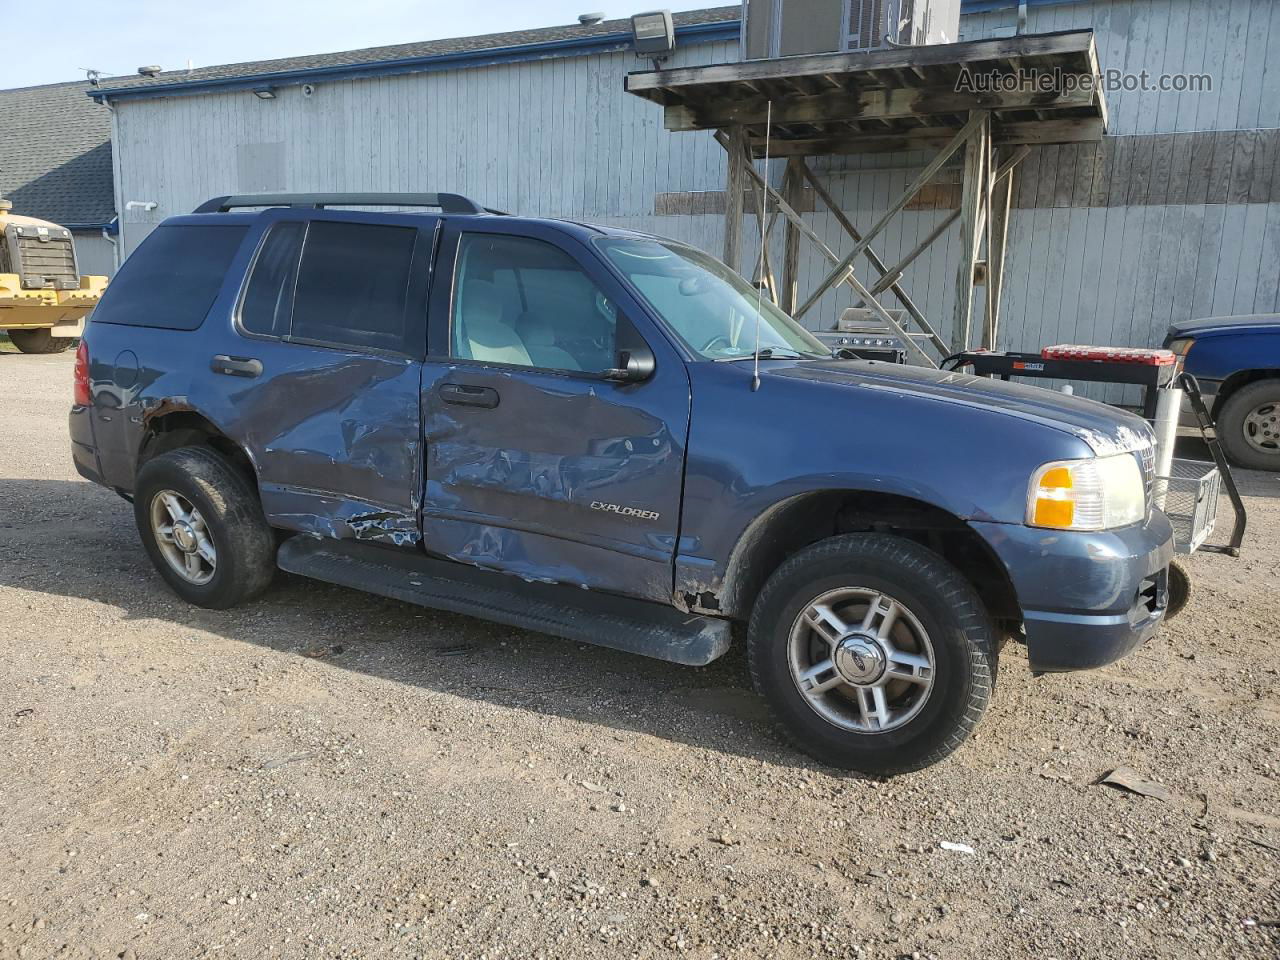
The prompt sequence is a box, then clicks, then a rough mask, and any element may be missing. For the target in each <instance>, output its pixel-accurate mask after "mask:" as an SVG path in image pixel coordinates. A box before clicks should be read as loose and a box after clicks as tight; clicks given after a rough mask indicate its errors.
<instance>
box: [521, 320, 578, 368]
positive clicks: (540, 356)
mask: <svg viewBox="0 0 1280 960" xmlns="http://www.w3.org/2000/svg"><path fill="white" fill-rule="evenodd" d="M517 328H518V329H519V330H520V332H521V334H522V339H523V341H524V346H525V349H526V350H528V351H529V356H530V357H531V358H532V359H533V365H534V366H535V367H542V368H544V369H546V370H581V369H582V364H580V363H579V362H578V361H577V359H575V358H574V356H573V354H571V353H570V352H569V351H568V350H566V349H564V347H561V346H559V345H557V344H556V337H555V333H554V332H553V331H552V329H551V327H549V326H547V325H545V324H541V323H538V322H537V320H536V319H535V318H534V316H533V314H531V313H527V312H526V313H523V314H521V315H520V319H519V320H518V321H517Z"/></svg>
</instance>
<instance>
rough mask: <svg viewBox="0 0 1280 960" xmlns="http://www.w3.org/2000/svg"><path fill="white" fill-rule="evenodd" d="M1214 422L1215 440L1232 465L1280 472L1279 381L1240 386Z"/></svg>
mask: <svg viewBox="0 0 1280 960" xmlns="http://www.w3.org/2000/svg"><path fill="white" fill-rule="evenodd" d="M1217 422H1218V439H1219V440H1220V441H1221V442H1222V448H1223V449H1224V450H1225V451H1226V453H1227V456H1228V457H1229V458H1230V459H1231V461H1232V462H1233V463H1237V464H1239V465H1240V466H1242V467H1247V468H1249V469H1251V470H1280V379H1272V380H1258V381H1256V382H1254V383H1250V384H1248V385H1246V386H1243V387H1241V388H1240V389H1239V390H1237V391H1236V392H1235V393H1233V394H1231V396H1229V397H1228V398H1227V401H1226V403H1224V404H1223V405H1222V409H1221V410H1220V411H1219V412H1218V418H1217Z"/></svg>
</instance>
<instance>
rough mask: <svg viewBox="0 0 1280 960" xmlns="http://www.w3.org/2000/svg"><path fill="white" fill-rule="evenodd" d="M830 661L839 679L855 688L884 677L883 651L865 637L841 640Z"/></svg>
mask: <svg viewBox="0 0 1280 960" xmlns="http://www.w3.org/2000/svg"><path fill="white" fill-rule="evenodd" d="M832 659H833V661H834V663H835V667H836V672H837V673H839V674H840V677H841V679H843V680H844V681H845V682H846V683H851V684H854V685H855V686H864V687H865V686H868V685H870V684H873V683H875V682H876V681H877V680H879V679H880V678H881V677H882V676H884V669H885V659H884V651H883V650H881V649H880V645H879V644H877V643H876V642H875V641H873V640H869V639H868V638H866V637H857V636H855V637H846V638H845V639H844V640H841V641H840V645H839V646H838V647H836V652H835V656H834V657H833V658H832Z"/></svg>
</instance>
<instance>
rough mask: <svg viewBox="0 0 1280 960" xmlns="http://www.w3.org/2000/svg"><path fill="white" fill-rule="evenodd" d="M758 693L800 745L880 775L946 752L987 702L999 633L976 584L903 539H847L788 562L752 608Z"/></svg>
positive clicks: (818, 755) (921, 764)
mask: <svg viewBox="0 0 1280 960" xmlns="http://www.w3.org/2000/svg"><path fill="white" fill-rule="evenodd" d="M747 642H748V657H749V660H750V664H751V672H752V677H753V678H754V680H755V683H756V687H757V689H758V690H759V691H760V692H761V694H762V695H763V696H764V697H765V699H766V700H767V701H768V703H769V706H770V707H771V709H772V710H773V713H774V715H775V717H776V718H777V719H778V721H779V723H780V726H781V727H782V730H783V732H784V733H785V734H786V736H787V737H788V739H790V740H791V742H792V743H794V744H795V745H796V746H797V747H798V748H799V749H801V750H803V751H804V752H805V753H808V754H809V755H810V756H813V757H815V758H816V759H818V760H820V761H822V762H824V763H828V764H830V765H831V766H834V767H841V768H845V769H852V770H860V771H863V772H866V773H872V774H880V775H888V774H895V773H904V772H907V771H910V770H918V769H920V768H922V767H926V766H929V765H930V764H933V763H936V762H938V761H939V760H941V759H943V758H944V757H946V756H947V755H948V754H950V753H951V752H952V751H953V750H955V749H956V748H957V747H958V746H959V745H960V744H961V743H963V742H964V740H965V739H966V738H967V737H968V736H969V734H970V732H971V731H972V730H973V728H974V727H975V726H976V725H977V723H978V720H979V719H980V718H981V716H982V713H983V711H984V710H985V709H986V705H987V702H988V700H989V699H990V696H991V687H992V684H993V683H994V681H995V674H996V644H995V631H994V628H993V626H992V624H991V621H990V618H989V617H988V616H987V613H986V610H985V608H984V607H983V605H982V601H981V600H979V598H978V596H977V594H976V593H975V592H974V590H973V588H972V587H971V586H970V585H969V583H968V581H966V580H965V579H964V578H963V577H962V576H961V575H960V574H959V573H958V572H957V571H956V570H955V569H954V568H953V567H952V566H951V565H950V564H948V563H947V562H946V561H945V560H943V559H942V558H941V557H939V556H938V555H937V554H935V553H933V552H932V551H930V550H927V549H925V548H924V547H922V546H920V545H918V544H916V543H914V542H912V541H909V540H905V539H902V538H900V537H893V536H886V535H880V534H852V535H848V536H840V537H833V538H831V539H829V540H824V541H822V542H821V543H818V544H815V545H814V546H811V547H809V548H807V549H805V550H803V551H801V552H800V553H798V554H796V555H795V556H793V557H791V558H790V559H789V560H787V561H786V563H784V564H783V565H782V566H781V567H779V568H778V570H777V571H776V572H775V573H774V574H773V576H771V577H770V578H769V581H768V583H766V584H765V588H764V590H763V591H762V592H761V594H760V597H759V599H758V600H757V601H756V605H755V608H754V609H753V611H752V615H751V624H750V627H749V630H748V641H747Z"/></svg>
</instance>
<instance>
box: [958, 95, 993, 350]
mask: <svg viewBox="0 0 1280 960" xmlns="http://www.w3.org/2000/svg"><path fill="white" fill-rule="evenodd" d="M988 117H989V114H983V113H975V114H973V115H972V116H971V117H970V125H973V124H974V121H975V120H976V121H977V125H976V127H975V129H974V130H973V131H971V134H970V136H969V137H967V138H966V143H965V149H964V178H963V180H962V181H961V188H960V192H961V198H960V262H959V263H958V264H957V266H956V306H955V310H956V312H955V325H954V327H953V331H954V337H955V341H954V344H953V346H954V347H955V349H956V350H967V349H969V331H970V326H971V324H972V320H973V272H974V265H975V261H976V260H977V259H978V243H979V239H980V237H981V229H982V196H983V183H982V181H983V176H982V173H983V157H982V154H983V150H984V149H985V147H986V143H987V135H988V131H989V129H990V128H989V126H988V123H987V121H988ZM966 129H967V128H966Z"/></svg>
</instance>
